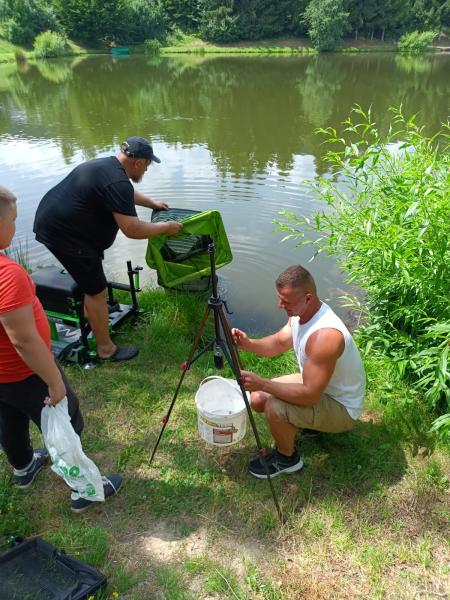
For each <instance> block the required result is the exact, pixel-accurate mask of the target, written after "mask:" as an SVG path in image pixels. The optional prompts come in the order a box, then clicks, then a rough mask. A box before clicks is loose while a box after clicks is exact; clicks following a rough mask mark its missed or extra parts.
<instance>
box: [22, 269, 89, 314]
mask: <svg viewBox="0 0 450 600" xmlns="http://www.w3.org/2000/svg"><path fill="white" fill-rule="evenodd" d="M31 278H32V279H33V281H34V283H35V285H36V294H37V297H38V298H39V300H40V301H41V303H42V306H43V307H44V309H45V310H49V311H53V312H59V313H67V312H69V313H70V312H72V311H73V309H74V308H75V304H76V303H78V302H81V301H82V300H83V293H82V292H81V290H80V289H79V287H78V285H77V284H76V283H75V281H74V280H73V279H72V277H71V276H70V275H69V273H67V271H65V270H64V269H62V268H61V267H45V268H43V269H38V270H37V271H35V272H34V273H33V274H32V275H31Z"/></svg>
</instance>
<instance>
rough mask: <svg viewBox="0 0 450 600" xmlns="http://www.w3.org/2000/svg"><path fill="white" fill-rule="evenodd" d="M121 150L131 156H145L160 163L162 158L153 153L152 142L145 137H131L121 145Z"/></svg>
mask: <svg viewBox="0 0 450 600" xmlns="http://www.w3.org/2000/svg"><path fill="white" fill-rule="evenodd" d="M120 149H121V151H122V152H123V153H124V154H126V155H127V156H129V157H130V158H145V159H146V160H151V161H152V162H155V163H160V162H161V161H160V159H159V158H158V157H157V156H155V155H154V154H153V148H152V146H151V144H150V143H149V142H148V141H147V140H146V139H145V138H143V137H129V138H128V139H127V140H126V141H125V142H123V144H121V146H120Z"/></svg>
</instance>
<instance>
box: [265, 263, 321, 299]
mask: <svg viewBox="0 0 450 600" xmlns="http://www.w3.org/2000/svg"><path fill="white" fill-rule="evenodd" d="M275 285H276V287H277V288H278V289H283V288H285V287H292V288H297V289H301V290H304V291H307V292H313V293H314V294H315V293H317V292H316V284H315V282H314V279H313V276H312V275H311V273H310V272H309V271H308V270H307V269H305V268H304V267H302V266H300V265H292V266H290V267H288V268H287V269H285V270H284V271H283V272H282V273H280V274H279V275H278V277H277V280H276V281H275Z"/></svg>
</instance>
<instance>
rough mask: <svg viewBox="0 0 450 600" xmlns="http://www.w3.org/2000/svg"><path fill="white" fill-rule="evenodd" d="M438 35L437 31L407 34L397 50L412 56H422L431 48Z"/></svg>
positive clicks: (402, 38) (400, 41)
mask: <svg viewBox="0 0 450 600" xmlns="http://www.w3.org/2000/svg"><path fill="white" fill-rule="evenodd" d="M436 36H437V33H436V32H435V31H422V32H419V31H412V32H411V33H405V35H403V36H402V37H401V38H400V40H399V42H398V44H397V48H398V50H399V51H400V52H410V53H411V54H421V53H422V52H425V50H426V49H427V48H428V47H429V46H431V44H432V43H433V41H434V39H435V38H436Z"/></svg>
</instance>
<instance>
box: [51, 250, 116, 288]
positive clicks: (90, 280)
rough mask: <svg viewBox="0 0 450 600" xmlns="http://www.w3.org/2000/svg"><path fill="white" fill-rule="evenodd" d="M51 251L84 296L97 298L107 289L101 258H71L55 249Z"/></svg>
mask: <svg viewBox="0 0 450 600" xmlns="http://www.w3.org/2000/svg"><path fill="white" fill-rule="evenodd" d="M49 250H50V252H51V253H52V254H53V255H54V256H55V257H56V258H57V259H58V260H59V262H60V263H61V264H62V266H63V267H64V268H65V269H66V271H67V272H68V273H69V274H70V275H71V276H72V277H73V279H74V280H75V281H76V283H77V285H78V287H79V288H80V290H81V291H82V292H83V294H87V295H88V296H95V295H96V294H99V293H100V292H102V291H103V290H104V289H106V287H107V281H106V277H105V274H104V272H103V265H102V259H101V258H100V256H94V257H86V256H70V255H68V254H64V253H62V252H60V251H59V250H56V249H55V248H49Z"/></svg>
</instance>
